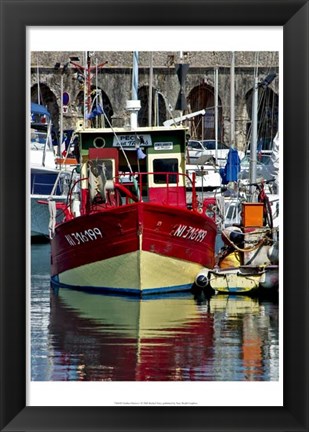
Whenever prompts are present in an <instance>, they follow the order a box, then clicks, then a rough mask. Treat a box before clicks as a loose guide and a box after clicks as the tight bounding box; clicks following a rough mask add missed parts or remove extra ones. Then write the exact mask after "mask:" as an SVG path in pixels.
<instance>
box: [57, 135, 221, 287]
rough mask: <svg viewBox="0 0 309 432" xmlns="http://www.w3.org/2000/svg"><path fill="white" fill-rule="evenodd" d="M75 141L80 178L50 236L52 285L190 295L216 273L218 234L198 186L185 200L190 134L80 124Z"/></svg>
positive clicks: (193, 188)
mask: <svg viewBox="0 0 309 432" xmlns="http://www.w3.org/2000/svg"><path fill="white" fill-rule="evenodd" d="M75 136H77V137H78V141H79V153H80V173H81V177H80V179H79V180H77V181H75V182H74V183H72V184H71V186H70V189H69V193H68V204H67V206H66V207H65V208H63V207H62V211H63V214H64V218H63V220H62V221H61V222H60V223H57V224H56V226H55V229H54V231H53V232H52V238H51V280H52V284H53V285H54V286H62V287H68V288H74V289H82V290H90V291H95V292H98V291H102V292H117V293H125V294H132V295H138V296H143V295H145V294H153V293H162V292H176V291H186V290H190V289H191V287H192V285H193V283H194V277H195V275H196V274H197V273H198V272H199V271H200V270H201V269H203V268H208V269H212V268H213V267H214V264H215V238H216V231H217V228H216V224H215V222H214V221H213V219H211V218H210V217H208V216H207V215H206V214H204V213H203V211H202V208H200V207H199V205H198V201H197V199H196V192H195V184H194V182H193V183H192V194H191V199H188V195H187V191H186V182H187V180H188V174H187V173H186V164H185V152H186V129H185V128H183V127H170V128H167V127H160V126H159V127H146V128H136V129H132V128H131V129H128V128H118V129H113V128H103V129H94V128H85V127H84V126H81V127H80V128H79V129H78V130H77V131H76V135H75ZM58 207H59V206H58Z"/></svg>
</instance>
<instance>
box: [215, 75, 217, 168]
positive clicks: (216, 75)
mask: <svg viewBox="0 0 309 432" xmlns="http://www.w3.org/2000/svg"><path fill="white" fill-rule="evenodd" d="M215 141H216V146H215V149H216V151H215V158H216V163H217V161H218V68H217V67H216V68H215Z"/></svg>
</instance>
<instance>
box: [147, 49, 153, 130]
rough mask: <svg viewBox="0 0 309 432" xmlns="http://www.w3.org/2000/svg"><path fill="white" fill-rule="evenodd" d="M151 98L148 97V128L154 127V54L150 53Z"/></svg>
mask: <svg viewBox="0 0 309 432" xmlns="http://www.w3.org/2000/svg"><path fill="white" fill-rule="evenodd" d="M149 69H150V70H149V96H148V126H149V127H151V126H152V86H153V53H152V52H151V53H150V66H149Z"/></svg>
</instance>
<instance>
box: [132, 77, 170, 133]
mask: <svg viewBox="0 0 309 432" xmlns="http://www.w3.org/2000/svg"><path fill="white" fill-rule="evenodd" d="M138 99H139V100H140V101H141V109H140V110H139V112H138V125H139V126H141V127H143V126H148V124H149V121H148V118H149V113H148V107H149V86H146V85H145V86H142V87H140V88H139V89H138ZM151 113H152V115H151V117H152V118H151V125H156V126H162V125H163V122H164V121H165V120H166V105H165V100H164V98H163V96H162V95H161V93H159V92H158V91H157V90H155V89H152V110H151Z"/></svg>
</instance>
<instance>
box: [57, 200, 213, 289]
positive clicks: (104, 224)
mask: <svg viewBox="0 0 309 432" xmlns="http://www.w3.org/2000/svg"><path fill="white" fill-rule="evenodd" d="M215 236H216V225H215V224H214V222H213V221H212V220H211V219H210V218H208V217H207V216H204V215H202V214H198V213H195V212H193V211H190V210H187V209H181V208H176V207H172V206H163V205H158V204H152V203H143V202H138V203H134V204H131V205H126V206H122V207H117V208H111V209H109V210H106V211H104V212H100V213H93V214H90V215H87V216H80V217H77V218H75V219H73V220H71V221H68V222H66V223H63V224H61V225H59V226H58V227H57V228H56V231H55V236H54V238H53V239H52V240H51V248H52V263H51V274H52V276H55V275H59V274H61V273H62V272H65V271H67V270H71V269H74V268H77V267H79V266H83V265H85V264H90V263H94V262H97V261H102V260H106V259H108V258H113V257H117V256H118V257H119V256H121V255H124V254H128V253H131V252H136V251H139V250H141V251H146V252H150V253H152V254H155V255H161V256H165V257H170V258H174V259H180V260H183V261H186V262H190V263H196V264H199V265H201V266H203V267H207V268H213V266H214V245H215ZM119 271H121V269H119ZM132 271H135V269H132ZM124 277H125V275H124ZM193 280H194V277H193V278H192V283H193Z"/></svg>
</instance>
